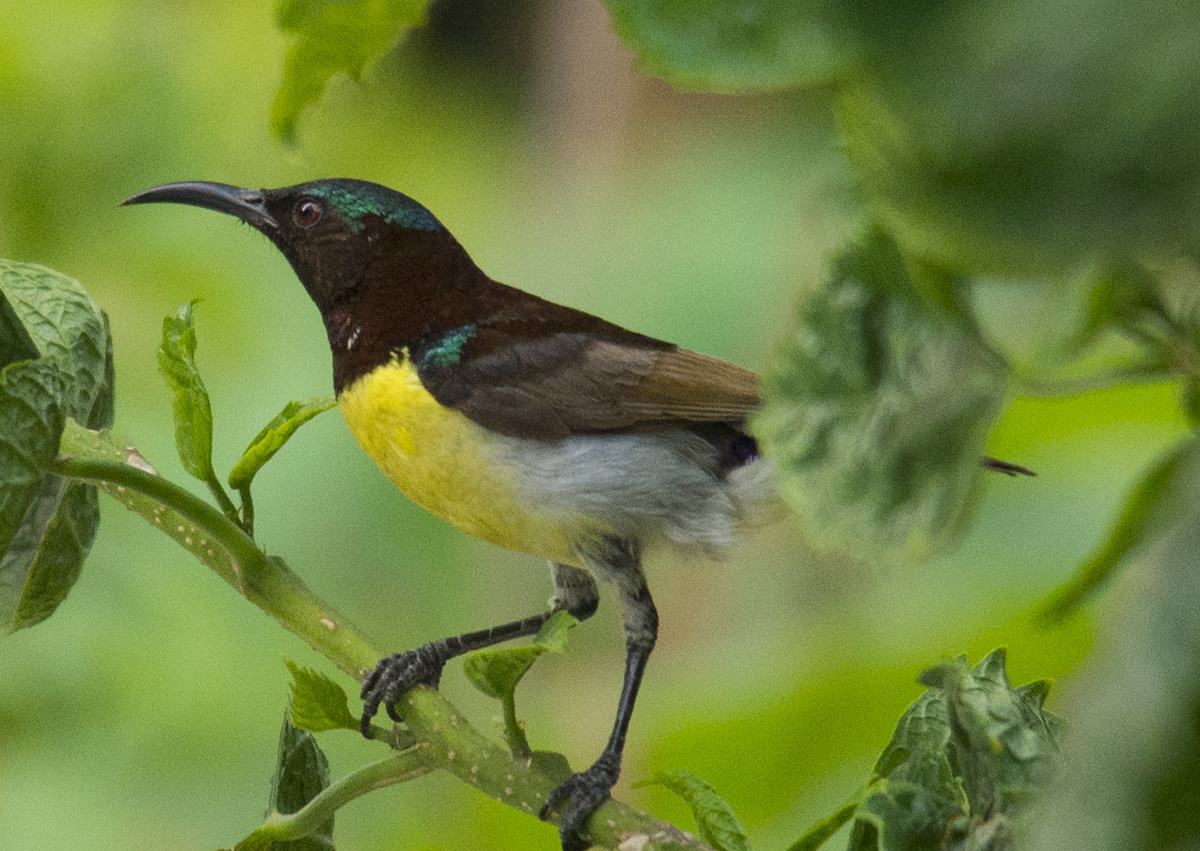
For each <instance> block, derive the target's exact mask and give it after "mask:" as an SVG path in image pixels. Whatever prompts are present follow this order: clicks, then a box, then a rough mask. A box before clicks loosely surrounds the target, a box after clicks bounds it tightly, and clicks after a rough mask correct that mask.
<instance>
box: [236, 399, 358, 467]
mask: <svg viewBox="0 0 1200 851" xmlns="http://www.w3.org/2000/svg"><path fill="white" fill-rule="evenodd" d="M335 405H337V400H336V399H334V398H333V397H332V396H321V397H318V398H316V399H309V400H308V401H306V402H296V401H292V402H288V403H287V404H286V405H285V406H284V408H283V410H282V411H280V412H279V413H278V414H277V415H276V416H275V418H274V419H273V420H271V421H270V422H269V423H267V424H266V426H264V427H263V430H262V431H260V432H259V433H258V434H257V435H255V437H254V439H253V440H252V441H250V445H249V446H248V447H246V451H245V452H243V453H242V457H241V459H239V460H238V462H237V464H235V465H234V467H233V469H232V470H231V471H230V472H229V486H230V487H231V488H235V489H241V488H245V487H249V486H250V482H251V481H253V479H254V477H255V475H257V474H258V471H259V470H260V469H262V466H263V465H264V464H266V463H267V462H268V461H270V460H271V457H272V456H273V455H274V454H275V453H276V452H278V451H279V450H280V449H281V448H283V445H284V444H285V443H287V442H288V440H289V439H291V436H292V435H293V434H295V433H296V429H298V428H300V426H302V425H304V424H305V423H306V422H308V421H309V420H311V419H312V418H313V417H315V416H316V415H317V414H321V413H324V412H325V411H328V410H329V409H330V408H332V407H334V406H335Z"/></svg>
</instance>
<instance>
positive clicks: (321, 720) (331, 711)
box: [284, 659, 358, 733]
mask: <svg viewBox="0 0 1200 851" xmlns="http://www.w3.org/2000/svg"><path fill="white" fill-rule="evenodd" d="M284 662H286V663H287V666H288V670H289V671H291V672H292V711H291V715H290V718H291V723H292V724H294V725H295V726H297V727H299V728H300V729H301V730H308V731H309V732H310V733H321V732H324V731H325V730H354V731H355V732H357V731H358V719H357V718H355V717H354V716H353V715H351V714H350V704H349V698H347V697H346V690H345V689H343V688H342V687H341V686H340V685H338V684H337V683H335V682H334V681H333V680H331V679H330V678H329V677H327V676H325V675H324V674H322V673H319V672H318V671H314V670H312V669H311V668H305V667H302V666H300V665H297V664H296V663H295V662H293V661H292V660H291V659H284Z"/></svg>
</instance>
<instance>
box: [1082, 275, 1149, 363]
mask: <svg viewBox="0 0 1200 851" xmlns="http://www.w3.org/2000/svg"><path fill="white" fill-rule="evenodd" d="M1088 283H1089V284H1090V288H1089V292H1088V293H1087V317H1086V320H1085V325H1084V328H1083V329H1082V332H1081V335H1080V336H1081V340H1080V344H1081V346H1082V345H1086V344H1087V343H1089V342H1091V341H1092V340H1093V339H1095V337H1096V336H1097V335H1098V334H1100V332H1102V331H1104V330H1106V329H1109V328H1118V329H1119V328H1130V329H1134V328H1137V327H1138V326H1142V325H1144V324H1145V323H1146V322H1147V321H1152V322H1157V323H1159V324H1161V323H1162V321H1163V319H1164V318H1165V316H1166V308H1165V307H1164V305H1163V301H1162V295H1161V293H1160V291H1159V281H1158V277H1157V276H1156V275H1154V274H1152V273H1151V272H1150V271H1149V270H1148V269H1146V268H1145V267H1144V266H1142V265H1141V264H1138V263H1134V262H1132V261H1129V260H1126V259H1121V260H1113V261H1109V262H1106V263H1104V264H1102V265H1101V266H1100V267H1099V268H1098V269H1097V270H1096V271H1095V272H1093V273H1092V274H1091V275H1090V276H1089V281H1088Z"/></svg>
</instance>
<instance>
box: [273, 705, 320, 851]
mask: <svg viewBox="0 0 1200 851" xmlns="http://www.w3.org/2000/svg"><path fill="white" fill-rule="evenodd" d="M327 786H329V761H328V760H327V759H326V758H325V754H324V753H322V752H321V748H320V747H318V746H317V740H316V738H314V737H313V735H312V733H309V732H308V731H306V730H301V729H299V728H297V727H294V726H292V723H291V721H290V720H289V719H288V718H287V717H286V716H285V717H284V719H283V729H281V730H280V732H279V757H278V760H277V764H276V768H275V776H274V777H272V778H271V800H270V803H269V804H268V805H267V813H266V814H267V815H268V816H270V815H271V813H283V814H284V815H289V814H291V813H294V812H296V811H298V810H300V809H301V808H302V807H303V806H304V805H305V804H307V803H308V802H309V801H311V800H312V799H313V798H315V797H316V796H317V795H319V794H320V793H321V792H322V791H324V790H325V788H326V787H327ZM268 847H269V848H270V849H271V851H332V849H333V818H332V817H331V818H330V819H329V821H327V822H326V823H325V824H323V825H322V826H321V827H320V828H318V829H317V830H316V831H315V832H313V833H311V834H309V835H308V836H306V837H304V838H303V839H294V840H291V841H290V842H272V843H271V844H270V845H269V846H268Z"/></svg>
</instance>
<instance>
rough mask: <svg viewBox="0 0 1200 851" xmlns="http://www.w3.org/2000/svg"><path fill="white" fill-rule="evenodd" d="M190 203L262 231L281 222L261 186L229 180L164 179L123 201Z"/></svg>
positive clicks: (272, 227)
mask: <svg viewBox="0 0 1200 851" xmlns="http://www.w3.org/2000/svg"><path fill="white" fill-rule="evenodd" d="M157 203H167V204H190V205H192V206H193V207H207V208H208V209H210V210H216V211H217V212H218V213H228V214H229V215H231V216H237V217H238V218H239V219H241V220H242V221H243V222H245V223H246V224H248V225H253V226H254V227H256V228H258V229H259V230H262V231H272V230H276V229H277V228H278V227H279V222H277V221H275V219H274V218H273V217H272V216H271V214H270V213H269V212H267V204H266V198H265V197H264V196H263V193H262V192H261V191H259V190H257V189H243V188H241V187H240V186H230V185H229V184H227V183H209V182H207V181H204V180H188V181H184V182H182V183H164V184H163V185H162V186H154V187H151V188H150V189H145V190H143V191H141V192H139V193H137V194H136V195H131V196H129V197H128V198H126V199H125V200H124V201H122V202H121V204H122V206H124V205H126V204H157Z"/></svg>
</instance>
